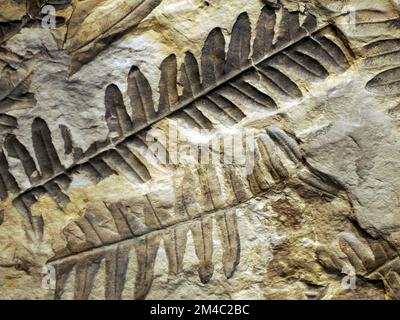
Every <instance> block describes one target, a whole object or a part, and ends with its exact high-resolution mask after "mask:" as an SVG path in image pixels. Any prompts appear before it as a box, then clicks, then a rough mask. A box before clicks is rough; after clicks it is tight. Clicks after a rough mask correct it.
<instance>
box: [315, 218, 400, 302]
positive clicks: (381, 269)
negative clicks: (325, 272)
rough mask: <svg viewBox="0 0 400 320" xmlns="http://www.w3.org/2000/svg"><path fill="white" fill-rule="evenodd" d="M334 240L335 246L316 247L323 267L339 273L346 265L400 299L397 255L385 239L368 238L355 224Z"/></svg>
mask: <svg viewBox="0 0 400 320" xmlns="http://www.w3.org/2000/svg"><path fill="white" fill-rule="evenodd" d="M337 240H338V241H337V243H336V245H331V246H328V247H326V246H322V247H320V248H319V250H318V255H319V260H320V261H321V263H322V264H323V265H324V266H325V267H326V268H328V269H329V270H336V271H340V272H342V270H343V269H344V267H345V266H346V265H348V264H350V265H351V266H352V267H353V268H354V270H355V274H356V275H359V276H361V277H363V278H366V279H369V280H375V281H382V282H383V284H384V285H385V288H386V293H387V294H388V295H389V296H390V297H391V298H393V299H399V298H400V275H399V272H400V257H399V254H398V251H397V250H396V248H395V247H393V245H391V244H390V243H389V242H387V241H386V240H385V239H381V238H378V239H374V238H372V237H371V236H370V235H368V234H366V233H365V232H364V231H363V230H362V229H361V228H360V227H359V226H357V224H356V223H355V224H354V225H353V230H351V231H349V232H347V231H346V232H342V233H341V234H340V235H339V239H337Z"/></svg>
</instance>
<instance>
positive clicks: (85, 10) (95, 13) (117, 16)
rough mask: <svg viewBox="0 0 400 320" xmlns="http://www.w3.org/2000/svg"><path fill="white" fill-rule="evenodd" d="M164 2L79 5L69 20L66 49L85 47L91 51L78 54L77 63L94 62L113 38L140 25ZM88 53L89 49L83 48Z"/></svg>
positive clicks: (117, 0)
mask: <svg viewBox="0 0 400 320" xmlns="http://www.w3.org/2000/svg"><path fill="white" fill-rule="evenodd" d="M161 1H162V0H101V1H97V0H84V1H79V2H77V3H76V4H75V6H76V7H75V10H74V13H73V15H72V17H71V19H70V21H69V26H68V33H67V37H66V42H65V48H66V49H67V50H68V51H69V52H71V53H73V52H76V51H78V50H80V49H82V48H84V47H85V46H89V47H88V48H89V49H87V50H89V52H87V53H85V54H83V55H80V54H79V53H77V54H74V55H73V56H74V60H75V62H74V63H75V64H73V66H72V71H73V72H74V71H76V70H77V69H78V68H79V67H80V63H81V62H83V61H85V62H87V61H90V59H91V58H93V57H94V56H95V55H96V54H97V53H98V52H99V51H100V50H102V49H103V48H104V47H106V46H107V45H108V42H109V40H104V39H107V38H110V37H111V36H113V37H114V36H116V35H120V34H122V33H124V32H125V31H128V30H130V28H133V27H135V26H136V25H138V24H139V23H140V22H141V21H142V20H143V19H144V18H146V17H147V16H148V15H149V14H150V13H151V12H152V11H153V10H154V8H156V7H157V6H158V5H159V4H160V3H161ZM83 50H84V51H87V50H86V49H83Z"/></svg>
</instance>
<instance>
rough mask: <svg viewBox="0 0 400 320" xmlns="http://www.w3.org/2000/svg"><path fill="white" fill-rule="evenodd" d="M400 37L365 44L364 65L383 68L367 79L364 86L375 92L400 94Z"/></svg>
mask: <svg viewBox="0 0 400 320" xmlns="http://www.w3.org/2000/svg"><path fill="white" fill-rule="evenodd" d="M399 48H400V39H386V40H379V41H374V42H372V43H370V44H368V45H367V46H365V51H366V56H367V58H366V59H365V65H366V66H367V67H369V68H376V67H380V68H384V69H386V70H384V71H382V72H380V73H379V74H377V75H376V76H375V77H374V78H373V79H371V80H370V81H368V83H367V85H366V88H367V89H368V90H369V91H371V92H374V93H377V94H385V95H387V94H389V95H397V94H400V49H399Z"/></svg>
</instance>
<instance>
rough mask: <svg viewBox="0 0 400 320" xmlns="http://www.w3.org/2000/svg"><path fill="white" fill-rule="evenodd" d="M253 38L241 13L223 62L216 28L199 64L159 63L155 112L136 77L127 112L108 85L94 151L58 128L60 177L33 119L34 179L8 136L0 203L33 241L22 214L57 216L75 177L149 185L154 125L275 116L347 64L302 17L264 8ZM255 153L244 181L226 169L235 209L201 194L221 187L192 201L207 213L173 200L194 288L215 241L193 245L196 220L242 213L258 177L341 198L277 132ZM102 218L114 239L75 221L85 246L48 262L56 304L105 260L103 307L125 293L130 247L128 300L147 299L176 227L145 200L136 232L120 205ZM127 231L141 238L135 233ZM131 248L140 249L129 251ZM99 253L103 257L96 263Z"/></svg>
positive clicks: (173, 256)
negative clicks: (163, 232) (165, 236)
mask: <svg viewBox="0 0 400 320" xmlns="http://www.w3.org/2000/svg"><path fill="white" fill-rule="evenodd" d="M251 33H252V28H251V25H250V20H249V17H248V16H247V14H246V13H242V14H241V15H240V16H239V17H238V19H237V21H236V23H235V25H234V27H233V30H232V36H231V41H230V43H229V49H228V51H227V52H226V51H225V38H224V36H223V33H222V31H221V29H219V28H216V29H214V30H212V31H211V33H210V34H209V36H208V38H207V39H206V41H205V44H204V47H203V50H202V56H201V63H200V65H199V63H198V61H197V59H196V57H194V55H193V54H192V53H190V52H188V53H187V54H186V56H185V61H184V63H183V64H182V65H181V66H180V69H179V71H178V65H177V59H176V56H175V55H171V56H169V57H167V58H166V59H165V60H164V61H163V62H162V64H161V66H160V69H161V79H160V83H159V92H160V99H159V105H158V108H156V107H155V105H154V101H153V99H152V88H151V87H150V84H149V82H148V81H147V79H146V78H145V76H144V75H143V74H142V72H141V71H140V70H139V69H138V68H137V67H136V66H133V67H132V68H131V70H130V72H129V75H128V92H127V93H128V96H129V98H130V107H131V108H130V109H128V108H126V106H125V103H124V101H123V96H122V93H121V92H120V90H119V88H118V87H117V86H116V85H114V84H111V85H109V86H108V87H107V88H106V92H105V109H106V120H107V125H108V128H109V130H110V135H109V137H108V138H107V139H106V140H104V141H99V142H97V143H95V144H93V145H92V146H91V147H90V148H89V149H88V150H86V151H85V152H83V150H82V149H80V148H79V147H77V146H75V144H74V140H73V137H72V136H71V133H70V131H69V130H68V128H67V127H66V126H61V127H60V130H61V133H62V136H63V138H64V146H65V153H66V154H69V155H71V156H72V157H73V159H74V161H75V164H74V165H73V166H71V167H69V168H65V167H64V166H63V164H62V163H61V161H60V158H59V156H58V155H57V152H56V151H55V148H54V145H53V142H52V137H51V133H50V130H49V128H48V127H47V124H46V123H45V122H44V121H43V120H42V119H35V121H34V122H33V124H32V142H33V147H34V148H33V149H34V152H35V156H36V160H37V162H38V164H39V168H37V167H36V164H35V161H34V160H33V156H32V155H31V154H30V153H29V152H28V149H27V148H26V147H25V146H24V145H23V144H22V143H21V142H19V141H18V139H17V138H16V136H14V135H12V134H10V135H8V136H7V138H6V141H5V145H4V148H5V150H4V151H3V152H2V153H1V154H0V162H1V172H0V177H1V179H0V182H1V183H0V191H1V196H2V198H3V199H4V198H6V197H8V196H10V195H11V196H12V197H14V200H13V204H14V205H15V207H16V208H17V209H18V210H19V212H20V213H21V214H22V215H23V216H24V217H25V219H26V221H27V225H28V229H29V231H30V233H31V236H32V238H36V240H39V241H40V239H41V236H42V232H43V220H42V219H41V217H40V216H39V217H38V216H35V217H33V216H32V214H31V212H30V207H31V206H32V204H33V203H35V202H36V201H37V199H38V197H40V196H41V195H42V194H43V193H48V194H49V195H50V196H51V197H52V198H53V199H54V200H55V202H56V203H57V204H58V205H59V206H60V208H63V207H64V206H65V205H66V204H67V203H68V202H69V197H68V195H67V190H68V187H69V184H70V182H71V180H72V179H73V176H74V175H80V174H83V175H87V176H89V177H90V178H91V179H92V180H93V181H100V180H102V179H104V178H106V177H108V176H110V175H112V174H121V175H124V176H126V177H127V178H128V179H129V180H131V181H132V182H133V183H134V184H141V183H143V182H146V181H149V180H150V179H151V175H150V170H149V169H148V167H149V166H150V165H151V164H150V163H148V161H147V160H146V158H145V157H144V156H143V150H147V149H148V146H147V142H146V139H145V135H146V133H147V130H148V129H149V128H150V126H151V125H152V124H155V123H157V122H159V121H160V120H161V119H163V118H166V117H171V118H173V119H177V120H178V121H180V122H181V123H183V125H187V126H190V127H198V128H212V127H214V126H215V125H216V124H220V125H223V126H231V125H234V124H236V123H239V122H240V121H241V120H242V119H243V118H244V117H245V116H246V112H248V110H249V109H252V110H254V111H260V112H270V111H274V110H276V109H277V108H279V107H280V105H281V103H284V102H285V101H292V100H296V99H300V98H301V97H302V95H303V90H304V87H305V88H307V87H309V85H310V84H311V83H312V82H314V81H318V80H322V79H324V78H326V77H327V76H328V75H330V74H332V73H338V72H343V71H345V70H346V69H347V68H348V67H349V64H350V59H351V57H352V54H351V51H350V50H349V49H348V48H347V47H346V45H345V44H344V43H343V41H342V40H341V39H340V37H338V34H337V31H336V30H335V29H334V28H333V27H332V26H329V25H328V26H323V27H318V25H317V21H316V19H315V17H313V16H312V15H310V14H306V16H305V19H304V20H303V23H302V24H300V15H299V13H292V12H289V11H287V10H286V9H284V8H281V9H279V10H277V9H274V8H271V7H270V6H268V5H266V6H265V7H264V9H263V10H262V12H261V15H260V17H259V20H258V23H257V26H256V28H255V40H254V42H253V44H252V43H251ZM178 76H179V80H178ZM300 83H301V85H300ZM178 84H181V85H182V86H183V94H182V95H179V94H178V89H177V85H178ZM129 110H130V111H129ZM273 141H276V142H277V143H278V145H279V146H280V147H281V149H282V150H283V151H282V152H283V153H279V152H278V153H277V152H276V151H275V150H276V146H275V143H274V142H273ZM257 144H258V146H259V151H258V158H257V159H258V160H257V162H256V163H257V165H256V171H255V173H254V174H253V175H250V176H249V177H246V176H243V175H242V174H240V173H238V172H237V170H236V169H235V168H229V167H228V168H224V172H225V175H226V179H227V181H229V188H230V189H231V191H232V199H233V200H232V201H233V202H230V201H229V200H228V199H219V198H216V199H211V198H210V194H211V192H210V191H209V190H210V189H212V188H218V186H208V187H207V188H208V189H206V190H205V191H204V193H205V195H206V196H207V198H205V199H202V200H199V201H200V202H203V203H204V202H205V203H208V205H205V206H206V207H208V210H203V211H200V212H199V211H198V210H197V209H196V207H197V205H195V204H193V203H192V202H191V201H190V199H196V197H197V196H198V195H195V194H193V192H192V191H191V190H186V191H185V192H183V193H182V192H181V199H180V200H179V201H178V200H177V201H176V203H178V204H180V206H181V207H180V208H177V210H178V211H180V212H183V213H185V215H186V216H185V217H184V218H182V217H181V221H178V222H179V223H181V224H182V225H183V226H186V227H187V226H188V225H189V224H190V223H193V227H191V228H190V229H191V232H192V234H193V237H194V239H195V242H196V253H197V255H198V257H199V261H200V267H199V274H200V278H201V280H202V281H203V282H207V281H208V280H209V279H210V278H211V276H212V273H213V268H212V261H210V252H211V250H212V242H210V240H209V239H207V237H204V236H203V235H202V234H203V232H204V230H205V231H206V233H207V235H209V233H210V228H211V225H212V224H211V220H210V219H211V218H213V217H214V216H210V219H207V221H203V220H202V218H201V217H202V215H204V213H207V212H211V213H212V212H214V211H215V210H224V209H225V208H226V207H227V205H234V204H238V203H242V202H244V201H246V200H248V199H250V198H251V197H252V196H254V195H256V194H259V193H262V192H263V191H265V190H266V189H268V188H269V187H270V184H271V183H268V181H267V180H266V177H267V176H271V177H272V184H276V183H279V181H283V180H285V179H289V178H290V177H291V176H293V175H294V176H298V178H299V179H300V180H302V181H304V182H306V183H307V184H309V185H311V186H312V187H313V188H316V189H319V190H320V192H322V193H324V194H327V195H330V196H332V194H333V195H335V194H336V193H337V191H338V190H337V189H338V186H337V185H336V183H335V182H333V181H332V180H331V179H330V178H329V177H327V176H325V175H323V174H321V173H319V172H317V171H315V170H314V169H312V168H311V167H310V166H308V165H307V163H306V162H305V160H304V159H303V157H302V155H301V153H300V151H299V147H298V145H297V143H296V141H295V140H294V139H293V138H291V137H290V136H289V135H287V133H285V132H284V131H282V130H281V129H279V128H269V130H268V132H267V133H265V134H263V135H261V136H260V137H259V140H258V142H257ZM164 147H165V148H167V147H166V146H164ZM6 155H7V156H6ZM10 157H12V158H15V159H18V160H19V162H20V164H21V165H22V167H23V170H24V171H25V173H26V177H27V179H28V180H29V182H30V186H29V187H28V188H26V187H25V188H24V187H21V186H20V184H19V183H18V182H17V181H16V179H15V178H14V177H13V175H12V173H11V172H10V170H9V165H8V160H7V158H10ZM282 157H283V158H285V159H286V158H287V161H289V162H291V163H294V164H295V167H296V168H297V171H296V172H294V173H290V172H289V171H290V170H289V171H288V169H287V168H286V167H285V166H284V165H283V164H282V161H281V158H282ZM155 158H156V156H155ZM199 170H204V174H199V177H203V178H202V179H204V176H207V175H208V176H212V171H211V172H209V171H208V170H212V168H208V169H205V168H200V169H199ZM197 179H200V178H197ZM199 182H200V183H201V185H204V186H206V185H207V183H206V182H207V179H205V181H204V180H203V181H201V180H200V181H199ZM207 190H208V191H207ZM177 194H179V193H177ZM200 196H201V197H203V195H200ZM207 199H208V200H207ZM211 200H212V201H211ZM106 207H107V210H108V211H109V213H110V214H113V217H114V218H113V219H114V221H115V225H116V227H117V233H116V235H115V234H114V235H113V236H111V235H107V236H104V234H103V235H102V236H101V235H100V234H101V231H99V230H97V229H96V221H92V222H93V223H94V224H93V225H90V223H89V225H88V224H87V223H86V222H84V221H83V222H82V223H85V226H86V227H85V226H79V228H78V229H81V230H83V234H85V236H88V237H89V238H90V239H91V240H88V242H87V243H84V244H80V246H78V249H79V250H78V249H77V248H75V249H72V251H71V252H69V253H67V256H63V255H61V256H57V257H56V258H55V259H56V260H54V261H53V262H52V263H53V264H55V265H56V266H57V269H58V275H59V279H58V289H57V292H56V296H57V297H59V296H61V295H62V290H63V283H64V282H65V280H66V277H67V276H68V274H69V272H70V271H71V270H72V268H73V267H75V269H76V274H77V280H76V281H77V282H76V294H75V295H76V298H87V297H88V296H89V294H90V288H91V283H92V281H93V279H94V277H95V275H96V272H97V270H98V267H99V264H100V261H101V260H102V259H103V258H105V259H106V264H107V270H108V271H107V274H108V277H109V281H108V282H109V284H108V285H107V290H106V292H107V297H109V298H118V297H119V296H120V293H121V291H122V288H123V282H124V281H123V278H124V277H123V274H124V270H125V268H126V264H127V253H126V250H128V249H129V248H130V246H128V248H127V247H126V246H124V244H123V243H120V242H122V241H123V242H128V243H130V242H132V243H134V245H135V246H136V251H137V254H138V259H139V261H140V262H139V273H138V275H137V282H136V283H137V285H136V286H137V288H138V290H137V293H136V297H137V298H144V297H145V295H146V293H147V292H148V290H149V289H150V286H151V281H152V274H151V273H152V268H151V265H152V263H154V259H155V256H156V254H157V250H158V242H159V239H158V237H157V235H158V233H157V230H159V229H165V228H169V229H168V230H170V231H171V232H172V234H175V236H176V234H177V232H178V229H179V228H178V226H177V223H178V222H177V221H176V219H175V218H171V219H172V222H171V221H170V222H168V221H169V220H168V219H167V222H166V221H165V220H164V219H161V218H159V217H158V218H157V214H158V212H157V211H155V210H154V208H152V206H151V201H150V200H149V203H148V205H147V207H146V209H144V211H145V212H146V214H147V220H146V222H143V223H139V222H138V221H136V220H135V219H134V218H132V219H133V220H134V221H136V222H137V224H136V222H135V223H134V225H133V227H132V226H130V225H129V224H128V223H125V225H124V223H123V221H124V220H125V219H126V215H125V214H124V213H122V212H121V211H120V210H121V208H120V207H119V204H107V205H106ZM149 211H150V212H149ZM114 214H115V215H116V216H114ZM215 216H219V215H218V214H217V215H215ZM222 217H223V218H221V219H217V220H218V221H219V223H218V224H219V225H220V228H221V229H224V230H225V231H224V232H222V234H224V235H225V238H223V239H222V243H223V244H224V259H225V262H224V265H225V267H226V269H225V273H226V275H227V277H230V276H231V275H232V273H233V272H234V269H235V267H236V265H237V263H238V259H239V254H238V250H239V238H238V232H237V227H236V222H235V218H234V216H233V215H232V214H226V213H223V214H222ZM85 219H86V217H85ZM174 219H175V220H174ZM178 220H179V219H178ZM149 221H150V222H149ZM70 227H72V225H71V226H70ZM129 227H131V230H129ZM85 228H86V229H85ZM90 228H92V229H90ZM93 228H95V229H96V232H94V231H93V230H94V229H93ZM132 228H139V229H138V230H139V231H138V230H137V229H132ZM84 230H86V232H85V231H84ZM140 230H141V231H140ZM134 231H135V232H134ZM97 232H99V233H97ZM183 233H184V232H183ZM226 235H232V237H231V236H226ZM135 237H137V239H132V240H129V239H130V238H135ZM180 237H181V238H180V240H181V242H179V243H178V242H177V241H175V240H176V239H177V238H176V237H175V238H176V239H175V240H174V237H172V238H171V239H170V240H165V243H166V250H167V255H168V257H169V259H170V269H171V272H179V271H180V270H181V260H182V256H183V253H182V252H181V251H179V252H178V251H177V250H176V246H178V247H184V242H185V241H184V239H185V236H180ZM196 239H197V240H196ZM168 243H169V244H168ZM105 244H111V248H110V249H106V250H105V252H103V251H104V250H103V249H102V248H101V247H102V246H103V245H105ZM70 245H71V244H70ZM174 248H175V249H174ZM77 250H78V251H77ZM106 252H109V253H107V254H106V255H104V254H105V253H106ZM92 253H94V254H93V255H92ZM109 254H110V255H109ZM86 256H88V257H89V258H88V260H87V259H86V260H85V259H83V260H80V259H78V258H80V257H86ZM92 258H93V259H92ZM78 260H79V261H78Z"/></svg>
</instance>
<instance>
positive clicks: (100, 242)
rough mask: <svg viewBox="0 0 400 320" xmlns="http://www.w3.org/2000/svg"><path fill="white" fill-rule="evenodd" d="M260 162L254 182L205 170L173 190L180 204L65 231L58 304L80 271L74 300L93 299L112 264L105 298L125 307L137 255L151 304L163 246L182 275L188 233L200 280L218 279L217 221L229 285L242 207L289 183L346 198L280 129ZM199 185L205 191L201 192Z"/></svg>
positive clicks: (157, 205) (97, 215) (261, 145)
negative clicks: (129, 274) (101, 272)
mask: <svg viewBox="0 0 400 320" xmlns="http://www.w3.org/2000/svg"><path fill="white" fill-rule="evenodd" d="M221 157H222V156H221ZM255 157H256V163H255V170H254V172H253V173H251V174H250V175H247V174H246V173H244V172H243V169H241V168H240V166H238V165H235V164H234V165H224V164H223V160H222V159H221V160H220V162H219V163H216V164H214V163H213V164H210V165H204V164H201V163H198V164H197V165H196V166H195V169H194V171H193V170H192V169H188V170H185V174H184V177H183V181H181V182H176V183H174V184H173V185H172V188H173V191H172V192H173V194H174V199H173V203H168V202H167V203H164V202H162V201H161V200H160V199H158V198H157V195H156V194H154V193H153V194H152V193H148V194H146V195H144V196H143V200H142V202H140V203H135V202H134V201H132V200H129V199H128V200H121V201H117V202H111V203H104V204H103V205H101V206H96V208H88V209H87V211H86V214H85V215H84V216H83V217H82V218H80V219H78V220H76V221H73V222H72V223H70V224H69V225H68V226H67V227H66V228H65V229H64V230H63V234H64V236H65V238H66V240H67V247H66V248H65V250H62V251H60V252H59V253H58V254H57V256H56V257H55V258H54V259H53V260H52V261H51V262H50V264H51V265H53V266H54V267H55V268H56V272H57V276H58V278H57V288H56V292H55V298H57V299H59V298H62V295H63V292H64V285H65V283H66V281H67V279H68V278H69V277H70V276H71V272H72V271H73V270H74V271H75V288H74V290H75V299H87V298H88V297H89V295H90V293H91V290H92V286H93V283H94V279H95V277H96V275H97V273H98V271H99V268H100V265H101V263H102V261H105V270H106V285H105V286H106V287H105V297H106V298H107V299H121V296H122V292H123V290H124V285H125V282H126V281H127V279H126V274H127V268H128V263H129V256H130V252H131V251H135V253H136V260H137V267H138V269H137V273H136V281H135V298H136V299H142V298H145V296H146V295H147V293H148V292H149V290H150V288H151V285H152V282H153V276H154V265H155V260H156V257H157V254H158V251H159V250H161V249H160V242H161V240H163V242H164V247H165V252H166V255H167V259H168V263H169V272H170V274H179V273H181V272H183V259H184V256H185V250H186V242H187V237H188V233H189V232H190V233H191V234H192V236H193V240H194V247H195V251H196V255H197V258H198V261H199V262H198V273H199V278H200V280H201V282H203V283H207V282H209V281H210V279H211V278H212V276H213V273H214V262H213V259H212V257H213V245H214V241H213V238H212V230H213V225H214V221H215V222H216V223H215V224H216V225H217V226H218V229H219V231H220V232H219V234H220V237H221V239H220V240H221V243H222V249H223V256H222V260H223V261H222V263H223V267H224V273H225V276H226V277H227V278H230V277H231V276H232V275H233V274H234V272H235V270H236V267H237V265H238V264H239V260H240V237H239V230H238V225H237V220H236V212H235V206H237V205H238V204H241V203H244V202H246V201H248V200H250V199H251V198H253V197H255V196H257V195H260V194H263V193H265V192H267V191H268V190H269V189H271V188H274V187H275V186H276V185H279V184H280V183H282V182H284V181H286V182H287V181H292V183H293V184H294V185H296V184H300V183H305V184H306V185H308V186H309V188H311V189H313V190H314V191H315V192H318V193H319V194H322V195H325V196H327V197H334V196H336V195H337V194H338V192H339V190H340V186H339V185H338V184H337V183H336V182H335V181H334V180H332V179H330V178H329V177H328V176H326V175H324V174H322V173H320V172H318V171H315V170H314V169H313V168H312V167H310V166H309V165H308V164H307V163H306V161H305V160H304V157H303V156H302V154H301V152H300V148H299V146H298V144H297V143H296V141H295V140H294V139H293V138H292V137H290V136H289V135H288V134H287V133H286V132H284V131H283V130H281V129H280V128H278V127H269V128H268V129H267V131H266V133H262V134H261V135H260V136H259V137H258V138H257V141H256V148H255ZM217 167H220V168H222V172H223V173H222V175H223V177H219V178H215V177H216V176H218V174H217V172H218V171H219V170H218V169H217ZM195 185H199V186H200V187H199V190H194V188H193V186H195ZM221 190H225V191H224V193H222V192H221ZM139 207H140V208H141V210H139V209H138V208H139ZM165 207H171V210H167V211H166V210H165ZM132 208H135V209H132ZM138 210H139V212H138Z"/></svg>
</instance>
